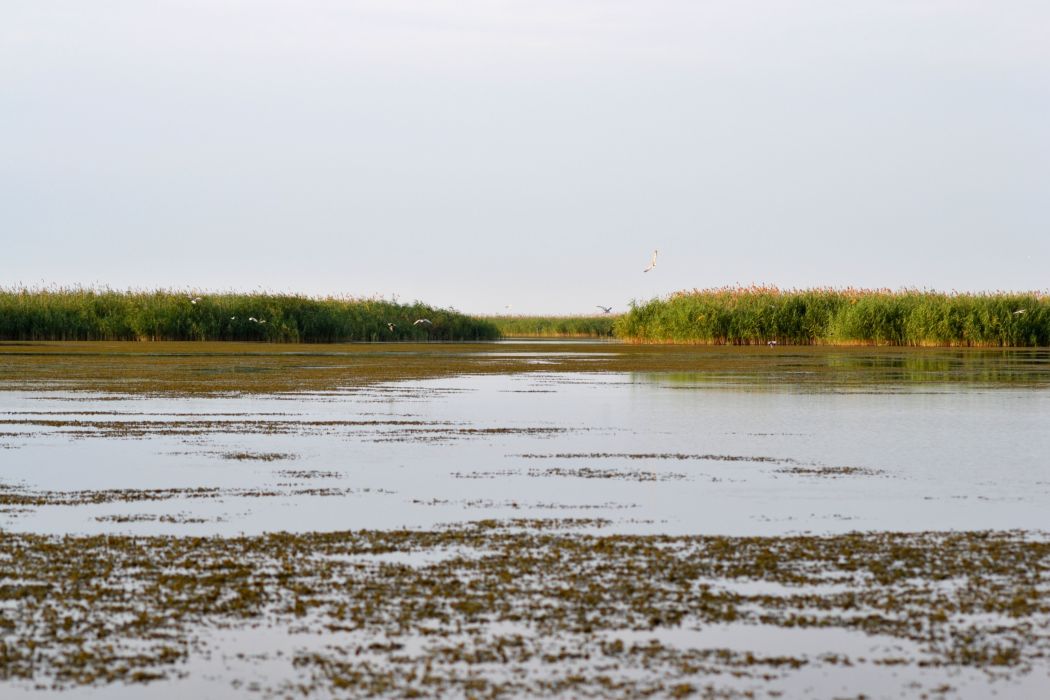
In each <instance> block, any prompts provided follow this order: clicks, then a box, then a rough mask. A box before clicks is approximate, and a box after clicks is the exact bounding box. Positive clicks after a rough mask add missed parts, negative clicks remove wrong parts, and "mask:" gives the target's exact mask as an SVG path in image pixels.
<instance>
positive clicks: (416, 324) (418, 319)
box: [412, 318, 432, 326]
mask: <svg viewBox="0 0 1050 700" xmlns="http://www.w3.org/2000/svg"><path fill="white" fill-rule="evenodd" d="M421 323H424V324H426V325H428V326H430V325H432V324H431V322H430V319H429V318H417V319H416V322H415V323H413V324H412V325H413V326H418V325H419V324H421Z"/></svg>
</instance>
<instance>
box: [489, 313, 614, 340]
mask: <svg viewBox="0 0 1050 700" xmlns="http://www.w3.org/2000/svg"><path fill="white" fill-rule="evenodd" d="M615 319H616V317H615V316H613V315H611V314H603V315H601V316H487V317H485V320H486V321H490V322H491V323H493V324H495V326H496V328H498V329H499V332H500V334H501V335H502V336H504V337H508V338H514V337H518V338H611V337H612V335H613V322H614V321H615Z"/></svg>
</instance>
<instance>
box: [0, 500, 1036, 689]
mask: <svg viewBox="0 0 1050 700" xmlns="http://www.w3.org/2000/svg"><path fill="white" fill-rule="evenodd" d="M558 522H559V521H551V523H549V524H548V523H546V521H510V522H497V521H484V522H481V523H476V524H474V525H468V526H463V525H460V526H453V527H449V528H445V529H440V530H434V531H382V532H380V531H358V532H336V533H308V534H286V533H278V534H271V535H264V536H257V537H236V538H216V537H209V538H195V537H131V536H112V535H111V536H99V537H73V536H65V537H56V536H41V535H18V534H9V533H0V561H3V562H4V567H3V570H4V578H3V579H2V580H0V629H2V630H3V637H2V641H0V679H4V680H18V679H20V680H22V681H25V682H30V683H34V684H43V685H45V686H54V687H68V686H72V685H78V684H90V685H100V684H106V683H110V682H117V681H120V682H149V681H152V680H156V679H161V678H175V677H178V676H179V675H180V674H183V673H186V672H187V670H186V669H187V665H186V661H187V660H188V659H189V658H191V656H192V655H193V654H194V653H198V652H202V651H203V652H206V651H207V649H206V648H203V647H204V646H205V645H206V641H205V639H206V635H205V634H204V632H203V630H206V629H215V628H222V627H227V628H248V627H252V626H258V625H270V626H274V627H276V628H280V629H287V630H289V631H292V632H295V631H296V630H299V631H301V633H303V634H308V633H311V632H312V633H316V632H318V631H321V630H324V631H325V632H326V634H328V635H331V640H332V641H331V643H330V644H326V645H324V646H322V647H321V648H319V649H303V650H302V651H299V652H297V653H295V658H294V662H295V663H294V665H295V669H296V670H295V673H296V674H297V675H296V677H292V678H267V679H266V681H265V683H264V686H263V688H262V689H264V690H265V689H266V686H267V684H268V687H269V688H270V689H271V690H273V691H275V692H284V691H288V692H291V690H292V689H293V688H294V689H296V694H297V695H302V694H307V695H308V694H310V693H312V692H317V693H318V694H321V695H325V696H327V695H330V694H332V693H342V692H347V691H349V690H352V691H353V692H354V693H355V694H357V695H385V696H390V695H396V696H402V697H412V696H421V695H425V696H433V695H438V694H449V693H452V694H456V695H478V696H480V695H486V696H492V695H501V694H515V695H527V696H532V695H550V694H570V695H576V696H580V695H592V696H603V697H637V696H640V695H650V694H659V695H664V696H666V695H679V696H688V695H690V694H693V693H697V692H701V691H702V692H706V693H707V695H708V696H717V697H740V696H742V695H741V694H738V693H737V692H736V691H735V690H734V688H737V687H739V686H738V685H736V683H737V681H739V680H740V679H751V680H753V681H755V682H756V683H759V684H764V683H769V682H771V681H773V680H776V679H782V678H785V677H787V676H789V675H790V674H791V673H793V672H795V671H797V670H798V669H800V668H805V667H829V666H850V665H853V666H859V665H865V664H867V665H870V666H871V667H872V668H874V667H879V666H888V667H893V668H899V667H907V668H908V669H911V670H912V671H914V672H916V673H918V672H920V671H921V670H922V669H948V670H951V669H977V670H983V671H987V672H989V673H995V674H997V675H999V676H1003V677H1011V676H1014V675H1022V674H1025V673H1028V672H1030V671H1032V669H1033V668H1036V667H1039V668H1042V667H1043V666H1045V663H1046V656H1047V654H1048V653H1050V625H1048V622H1050V600H1048V596H1047V595H1046V591H1047V586H1048V583H1050V543H1048V542H1046V541H1042V540H1036V539H1032V538H1030V537H1026V536H1025V535H1024V534H1022V533H1016V532H962V533H960V532H949V533H936V532H933V533H912V534H887V533H876V534H849V535H840V536H830V537H813V536H797V537H769V538H759V537H713V536H684V537H671V536H629V535H597V534H581V533H578V532H572V531H571V530H570V531H566V530H565V529H564V528H560V527H558V526H557V523H558ZM587 522H589V521H580V522H573V521H570V524H573V525H575V526H579V525H581V524H585V523H587ZM593 524H598V522H594V523H593ZM548 525H549V526H548ZM398 552H401V553H406V554H409V553H418V554H420V555H425V554H427V553H435V555H436V554H438V553H441V554H442V556H441V557H436V556H435V558H434V560H433V561H431V562H430V563H426V561H425V557H424V558H423V559H424V560H423V563H420V564H419V565H406V564H399V563H396V562H382V561H381V562H379V563H363V562H362V561H360V557H361V556H362V555H381V554H387V553H398ZM450 552H451V553H452V554H451V555H450V554H449V553H450ZM712 581H721V582H725V581H730V582H732V581H738V582H741V583H748V582H763V584H765V585H768V588H769V590H765V589H764V587H763V586H752V585H745V586H742V587H741V589H740V590H733V589H732V587H726V586H715V585H712V583H711V582H712ZM752 589H754V590H752ZM719 625H752V626H754V629H755V630H756V640H758V639H759V638H760V637H761V636H762V633H761V630H763V629H773V628H776V629H781V630H785V631H791V630H807V629H813V630H820V631H821V632H820V633H821V634H825V633H827V631H828V630H842V631H844V632H850V633H853V634H856V635H859V638H860V639H863V638H864V637H865V635H878V638H879V639H883V638H887V637H888V638H892V639H894V640H897V641H898V642H899V644H900V646H901V648H908V649H913V650H914V653H913V654H909V655H901V654H900V653H899V652H894V651H892V650H890V651H884V652H879V651H878V650H873V651H871V652H866V653H865V654H864V655H856V654H852V653H850V652H848V651H844V650H842V649H831V648H829V649H828V650H827V651H826V652H822V653H819V654H818V653H801V652H797V653H791V654H787V655H778V654H766V653H761V652H753V653H752V652H747V651H742V650H740V651H738V650H733V649H726V648H724V647H721V646H714V647H711V646H704V645H703V644H699V643H697V644H689V643H685V644H682V643H675V642H674V641H673V639H674V638H675V636H676V635H679V636H680V635H681V634H682V632H683V631H685V632H688V631H689V630H693V629H695V630H700V631H703V630H704V629H706V628H708V627H710V626H715V627H717V626H719ZM698 639H699V637H698ZM643 640H644V641H643ZM315 646H316V645H315ZM260 664H265V659H262V660H260ZM1040 664H1041V665H1042V666H1040ZM265 670H266V669H265V666H263V667H261V668H259V669H257V671H258V672H261V673H263V674H265ZM258 672H252V674H251V675H252V676H253V678H258V676H259V673H258ZM856 690H858V691H861V690H865V689H864V688H856ZM745 694H746V693H745Z"/></svg>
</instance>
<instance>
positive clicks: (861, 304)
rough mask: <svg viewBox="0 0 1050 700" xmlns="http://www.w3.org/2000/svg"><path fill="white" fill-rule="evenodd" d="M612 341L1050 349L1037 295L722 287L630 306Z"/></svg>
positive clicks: (1047, 322)
mask: <svg viewBox="0 0 1050 700" xmlns="http://www.w3.org/2000/svg"><path fill="white" fill-rule="evenodd" d="M615 332H616V335H617V336H618V337H620V338H624V339H628V340H634V341H642V342H678V343H709V344H732V345H763V344H766V343H769V342H770V341H775V342H776V343H779V344H789V345H833V344H843V345H851V344H872V345H915V346H922V345H948V346H973V347H1035V346H1046V345H1050V297H1048V296H1047V295H1046V294H1043V293H1039V292H1025V293H1012V292H995V293H980V294H969V293H950V294H947V293H941V292H931V291H919V290H901V291H891V290H888V289H879V290H871V289H853V288H846V289H830V288H824V289H802V290H786V291H785V290H780V289H778V288H776V287H764V286H752V287H741V288H736V287H725V288H720V289H699V290H692V291H682V292H677V293H675V294H673V295H671V296H670V297H669V298H666V299H654V300H652V301H649V302H646V303H643V304H636V305H634V306H633V307H632V308H631V310H630V311H629V312H628V313H626V314H624V315H623V316H620V317H619V318H618V319H617V320H616V327H615Z"/></svg>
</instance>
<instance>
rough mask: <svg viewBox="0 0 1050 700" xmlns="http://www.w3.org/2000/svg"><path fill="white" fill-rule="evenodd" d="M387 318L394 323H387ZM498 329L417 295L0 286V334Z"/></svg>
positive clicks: (142, 336) (450, 333)
mask: <svg viewBox="0 0 1050 700" xmlns="http://www.w3.org/2000/svg"><path fill="white" fill-rule="evenodd" d="M198 297H199V300H198V301H197V302H196V303H193V302H191V299H196V298H198ZM250 318H254V319H256V320H254V321H252V320H249V319H250ZM420 318H427V319H430V321H431V322H432V323H431V325H425V324H420V325H413V322H414V321H415V320H417V319H420ZM388 323H393V324H395V327H394V329H393V330H390V328H389V327H388V326H387V324H388ZM497 337H499V331H498V330H497V328H496V326H495V325H494V324H492V323H491V322H489V321H485V320H482V319H478V318H474V317H470V316H466V315H464V314H461V313H457V312H455V311H452V310H450V309H439V308H434V307H432V306H427V305H426V304H422V303H419V302H415V303H413V304H398V303H395V302H391V301H386V300H382V299H349V298H334V297H327V298H313V297H307V296H298V295H287V294H269V293H254V294H236V293H223V294H206V293H201V294H198V293H195V292H187V291H179V290H161V291H148V292H130V291H113V290H109V289H101V290H100V289H81V288H72V289H70V288H55V289H47V290H36V289H0V340H241V341H251V340H258V341H270V342H291V343H295V342H304V343H332V342H351V341H388V340H401V341H410V340H414V341H422V340H491V339H495V338H497Z"/></svg>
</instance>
